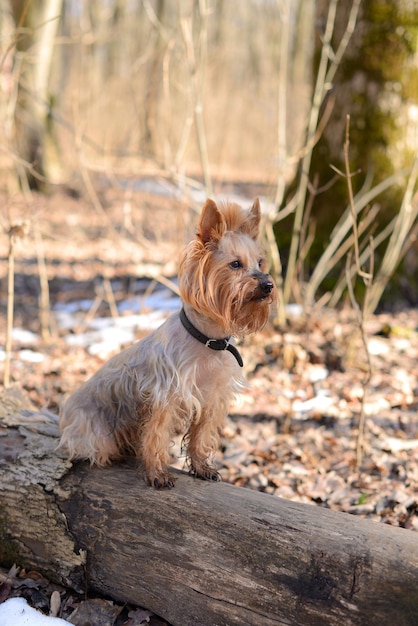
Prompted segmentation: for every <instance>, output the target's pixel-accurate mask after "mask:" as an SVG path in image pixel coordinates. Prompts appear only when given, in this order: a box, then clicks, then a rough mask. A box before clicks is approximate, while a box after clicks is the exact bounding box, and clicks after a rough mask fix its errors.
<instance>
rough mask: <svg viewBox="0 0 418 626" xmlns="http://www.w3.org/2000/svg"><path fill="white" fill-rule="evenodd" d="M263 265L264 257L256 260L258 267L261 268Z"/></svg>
mask: <svg viewBox="0 0 418 626" xmlns="http://www.w3.org/2000/svg"><path fill="white" fill-rule="evenodd" d="M263 265H264V259H260V260H259V262H258V269H259V270H261V268H262V267H263Z"/></svg>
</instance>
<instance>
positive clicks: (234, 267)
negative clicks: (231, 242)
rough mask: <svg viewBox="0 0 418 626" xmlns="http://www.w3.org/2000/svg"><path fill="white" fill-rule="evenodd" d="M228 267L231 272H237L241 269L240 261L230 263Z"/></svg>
mask: <svg viewBox="0 0 418 626" xmlns="http://www.w3.org/2000/svg"><path fill="white" fill-rule="evenodd" d="M229 267H232V269H233V270H239V269H240V268H241V267H242V264H241V261H238V259H237V260H236V261H231V263H230V264H229Z"/></svg>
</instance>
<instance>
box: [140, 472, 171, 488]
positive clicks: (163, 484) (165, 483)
mask: <svg viewBox="0 0 418 626" xmlns="http://www.w3.org/2000/svg"><path fill="white" fill-rule="evenodd" d="M146 480H147V483H148V484H149V485H150V486H151V487H154V489H172V488H173V487H174V485H175V482H176V481H175V478H174V476H172V475H171V474H170V473H169V472H161V473H152V474H147V476H146Z"/></svg>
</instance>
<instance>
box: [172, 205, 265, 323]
mask: <svg viewBox="0 0 418 626" xmlns="http://www.w3.org/2000/svg"><path fill="white" fill-rule="evenodd" d="M260 217H261V216H260V203H259V201H258V199H257V200H256V201H255V202H254V204H253V205H252V207H251V209H250V210H249V211H244V210H243V209H241V207H239V206H238V205H237V204H235V203H226V204H225V205H223V206H220V207H218V206H217V205H216V204H215V202H214V201H213V200H207V201H206V203H205V205H204V207H203V209H202V214H201V217H200V222H199V226H198V230H197V235H196V238H195V239H194V240H193V241H191V242H190V244H189V245H188V246H186V248H185V250H184V251H183V254H182V257H181V260H180V268H179V288H180V295H181V297H182V299H183V301H184V302H187V303H188V304H190V305H191V306H192V307H193V308H194V309H195V310H197V311H198V312H200V313H202V314H203V315H205V316H207V317H209V318H210V319H212V320H213V321H215V322H217V323H218V324H219V325H220V326H221V327H222V328H223V330H224V332H225V333H226V334H231V335H233V334H236V335H239V334H243V333H251V332H255V331H257V330H259V329H260V328H261V327H262V326H264V324H265V323H266V322H267V320H268V317H269V312H270V305H271V303H272V301H273V293H274V284H273V280H272V278H271V276H270V275H269V274H268V272H267V262H266V259H265V256H264V253H263V250H262V248H261V245H260V242H259V239H258V237H259V228H260Z"/></svg>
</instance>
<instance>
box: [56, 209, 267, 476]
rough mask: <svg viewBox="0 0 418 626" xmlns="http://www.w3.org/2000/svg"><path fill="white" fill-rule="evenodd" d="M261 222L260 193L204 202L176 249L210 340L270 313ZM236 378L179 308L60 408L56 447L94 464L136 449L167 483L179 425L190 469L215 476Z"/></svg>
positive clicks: (239, 331) (182, 281)
mask: <svg viewBox="0 0 418 626" xmlns="http://www.w3.org/2000/svg"><path fill="white" fill-rule="evenodd" d="M259 224H260V205H259V201H258V200H256V201H255V202H254V204H253V206H252V207H251V209H250V210H249V211H243V210H242V209H241V208H240V207H239V206H238V205H237V204H233V203H227V204H225V205H224V206H221V207H219V208H218V207H217V205H216V204H215V202H214V201H213V200H207V202H206V203H205V205H204V207H203V210H202V214H201V218H200V222H199V226H198V232H197V235H196V237H195V239H194V240H193V241H191V242H190V243H189V245H188V246H186V248H185V249H184V251H183V253H182V257H181V261H180V268H179V290H180V295H181V298H182V302H183V307H184V310H185V313H186V314H187V317H188V318H189V320H190V321H191V322H192V323H193V325H194V326H195V327H196V328H197V329H198V330H199V331H201V332H202V333H203V334H205V335H207V336H208V337H210V338H214V339H220V338H225V336H230V335H245V334H247V333H252V332H255V331H257V330H259V329H260V328H261V327H263V326H264V325H265V323H266V322H267V320H268V317H269V311H270V304H271V302H272V299H273V298H272V292H273V289H274V287H273V282H272V279H271V277H270V276H269V275H268V273H267V270H266V267H267V264H266V260H265V257H264V255H263V252H262V250H261V246H260V243H259V241H258V236H259ZM242 384H243V379H242V377H241V373H240V367H239V365H238V363H237V361H236V359H235V358H234V356H233V355H232V354H230V353H228V352H227V351H225V350H223V351H215V350H211V349H210V348H209V347H208V346H206V345H205V344H203V343H200V342H199V341H198V340H197V339H195V338H194V337H192V336H191V335H190V334H189V332H188V331H187V330H186V329H185V328H184V327H183V325H182V323H181V321H180V318H179V313H175V314H173V315H172V316H171V317H169V318H168V319H167V321H166V322H165V323H164V324H163V325H162V326H160V327H159V328H158V329H157V330H155V331H154V332H153V333H151V334H150V335H148V336H147V337H145V338H144V339H142V340H141V341H139V342H138V343H136V344H135V345H133V346H131V347H130V348H127V349H125V350H123V351H122V352H121V353H120V354H117V355H116V356H114V357H113V358H112V359H110V361H108V362H107V363H106V364H105V365H103V367H101V369H99V371H98V372H96V374H95V375H94V376H92V378H90V379H89V380H88V381H87V382H86V383H84V384H83V385H82V387H81V388H80V389H78V390H77V391H76V392H75V393H74V394H73V395H72V396H70V398H69V399H68V400H67V401H66V403H65V404H64V407H63V410H62V412H61V415H60V428H61V432H62V436H61V442H60V446H63V447H66V448H67V450H68V453H69V456H70V458H78V459H89V460H90V462H91V463H96V464H97V465H99V466H104V465H106V464H108V463H109V462H110V461H112V460H116V459H119V458H121V457H122V456H123V455H124V454H126V453H131V454H132V453H133V454H135V455H136V456H137V457H138V458H139V460H140V463H141V464H142V467H143V470H144V472H145V477H146V479H147V481H148V483H149V484H150V485H153V486H154V487H156V488H161V487H172V486H173V485H174V479H173V477H172V476H171V474H170V473H169V471H168V464H169V460H170V455H169V448H170V444H171V440H172V438H173V435H174V434H180V433H185V434H186V441H187V447H188V460H189V465H190V471H191V473H193V474H194V475H196V476H198V477H200V478H204V479H207V480H219V474H218V472H217V471H216V469H215V467H214V464H213V459H214V454H215V452H216V450H217V448H218V438H219V429H220V427H221V426H222V424H223V421H224V419H225V417H226V415H227V411H228V408H229V405H230V402H231V400H232V399H233V396H234V394H235V393H236V392H238V391H239V390H240V389H241V387H242Z"/></svg>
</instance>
